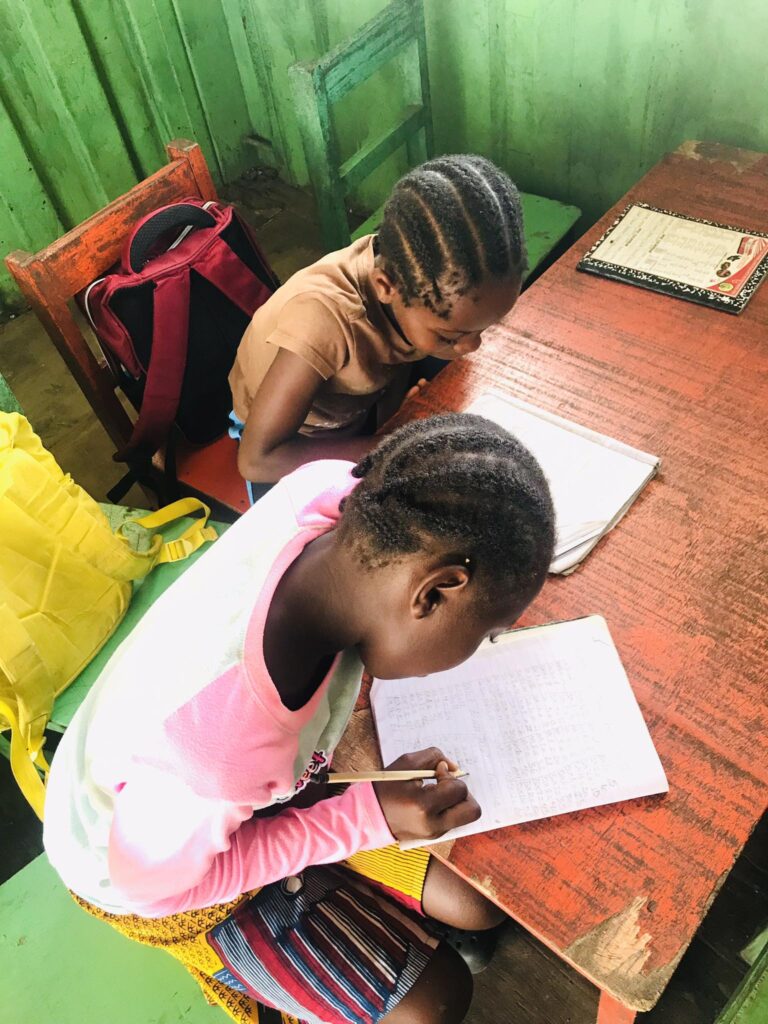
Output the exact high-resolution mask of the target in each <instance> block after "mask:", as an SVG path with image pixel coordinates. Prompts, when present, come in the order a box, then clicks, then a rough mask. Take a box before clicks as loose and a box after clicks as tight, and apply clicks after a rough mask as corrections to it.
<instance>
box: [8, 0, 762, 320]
mask: <svg viewBox="0 0 768 1024" xmlns="http://www.w3.org/2000/svg"><path fill="white" fill-rule="evenodd" d="M383 6H384V0H0V160H1V161H2V177H1V178H0V254H4V253H5V252H7V251H9V250H10V249H12V248H18V247H21V248H27V249H35V248H38V247H40V246H42V245H44V244H46V243H47V242H48V241H50V240H51V239H52V238H54V237H55V236H56V235H58V234H60V233H61V232H62V231H64V230H65V229H66V228H68V227H70V226H72V225H73V224H75V223H77V222H78V221H80V220H82V219H83V218H84V217H86V216H88V215H89V214H90V213H91V212H93V210H95V209H97V208H98V207H99V206H102V205H103V204H104V203H105V202H107V201H108V200H109V199H110V198H112V197H114V196H115V195H117V194H118V193H119V192H121V191H123V190H124V189H126V188H128V187H129V186H130V185H131V184H132V183H133V182H134V181H136V180H137V178H139V177H142V176H144V175H146V174H148V173H150V172H151V171H152V170H155V169H156V168H157V167H158V166H159V165H160V164H161V163H162V162H163V160H164V156H163V149H162V146H163V143H164V142H165V141H167V140H168V139H170V138H173V137H174V136H187V137H191V138H195V139H197V140H198V141H199V142H200V143H201V145H202V146H203V149H204V150H205V153H206V157H207V159H208V161H209V163H210V165H211V168H212V170H213V172H214V175H215V176H216V177H217V179H218V180H226V179H228V178H232V177H235V176H237V175H238V174H239V173H241V171H242V170H244V169H245V168H246V167H247V166H249V165H250V164H252V163H253V162H254V156H255V153H256V151H255V150H254V149H253V148H252V147H251V146H249V145H248V144H247V143H246V142H244V139H245V137H246V136H249V135H254V134H255V135H261V136H263V137H265V138H267V139H269V140H270V141H271V143H272V146H273V152H274V158H275V161H276V162H277V163H278V164H279V165H280V166H281V168H282V170H283V173H284V174H285V175H286V176H287V177H288V178H289V179H290V180H293V181H295V182H297V183H305V182H306V180H307V170H306V165H305V162H304V156H303V152H302V146H301V138H300V135H299V131H298V128H297V125H296V122H295V118H294V113H293V101H292V96H291V89H290V82H289V78H288V74H287V69H288V66H289V65H290V64H291V63H292V62H293V61H295V60H311V59H313V58H314V57H316V56H318V55H319V54H321V53H323V52H325V51H326V50H327V49H329V48H330V47H331V46H333V45H335V44H336V43H338V42H340V41H341V40H343V39H344V38H345V37H346V36H347V35H349V34H350V33H351V32H354V31H355V30H356V29H357V28H359V27H360V25H361V24H362V23H363V22H364V21H365V20H367V19H368V18H369V17H371V16H373V15H374V14H376V13H377V12H378V11H380V10H381V9H382V7H383ZM425 9H426V18H427V34H428V45H429V54H430V74H431V81H432V97H433V105H434V120H435V141H436V146H437V149H438V151H453V152H455V151H461V150H472V151H476V152H480V153H484V154H485V155H487V156H490V157H491V158H492V159H495V160H496V161H497V162H498V163H500V164H501V165H502V166H503V167H505V168H506V169H507V170H508V171H509V172H510V173H511V174H512V175H513V177H514V178H515V179H516V180H517V181H518V182H519V184H520V185H521V187H523V188H524V189H525V190H526V191H529V192H537V193H539V194H542V195H548V196H552V197H554V198H557V199H562V200H566V201H568V202H571V203H575V204H576V205H578V206H581V207H582V208H583V209H584V211H585V217H586V221H592V220H594V219H595V218H596V217H597V216H598V215H599V214H600V213H602V212H603V211H604V210H605V209H606V208H607V207H608V206H609V205H610V204H611V203H612V202H613V201H614V200H615V199H616V198H618V197H619V196H620V195H621V194H622V193H623V192H624V191H626V189H627V188H628V187H629V186H630V185H631V184H632V183H633V181H635V180H636V179H637V178H638V177H639V176H640V175H641V174H642V173H643V172H644V171H645V170H647V169H648V168H649V167H650V166H651V165H652V164H654V163H655V162H656V160H658V158H659V157H660V156H661V155H662V154H663V153H664V152H665V151H667V150H669V149H673V148H675V147H676V146H677V145H678V144H679V143H680V142H681V141H683V140H684V139H686V138H699V139H701V138H704V139H712V140H715V141H719V142H725V143H730V144H733V145H738V146H746V147H749V148H753V149H768V102H766V96H768V60H766V54H765V41H766V38H768V4H767V3H766V2H765V0H740V3H739V4H738V5H736V6H733V5H731V6H730V7H729V6H728V5H724V4H723V2H722V0H425ZM407 75H408V70H407V69H406V68H405V67H404V66H403V64H402V62H401V66H400V67H396V66H393V68H392V69H391V70H387V71H386V72H384V73H382V74H381V75H380V77H379V79H378V80H377V81H373V82H371V83H370V84H369V85H368V86H367V87H363V88H362V89H361V90H360V94H359V95H358V96H355V97H352V98H348V99H347V100H346V101H345V103H344V106H343V107H342V108H341V109H340V110H339V118H338V128H339V134H340V137H341V140H342V147H343V149H344V152H345V154H346V153H347V152H351V151H353V150H354V149H355V148H356V147H357V146H359V145H360V144H361V143H362V142H364V141H365V139H366V138H367V137H368V135H374V134H377V133H378V132H379V131H381V128H382V126H383V124H385V123H386V120H387V118H388V117H389V116H391V115H392V114H393V113H394V111H395V110H396V108H397V107H398V105H399V97H400V96H401V95H402V91H403V88H404V82H405V80H406V77H407ZM402 167H403V165H402V162H401V161H397V160H395V161H393V163H392V164H391V165H390V166H389V167H388V168H386V169H385V170H384V171H383V172H382V173H381V174H379V175H378V176H377V177H376V178H374V179H372V180H370V181H369V182H367V183H366V186H365V187H364V189H363V190H362V195H361V199H362V200H363V201H367V202H368V203H369V204H370V205H374V204H375V203H376V202H377V201H378V200H379V199H380V198H381V197H383V195H384V194H385V193H386V191H387V189H388V187H389V185H390V184H391V181H392V180H394V178H395V177H396V176H397V174H398V173H399V171H400V170H402ZM3 274H4V271H0V304H2V301H3V300H4V301H5V302H6V303H7V304H11V303H12V302H13V298H14V293H13V290H12V289H11V288H10V286H9V282H8V279H7V277H5V276H3Z"/></svg>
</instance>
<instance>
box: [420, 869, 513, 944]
mask: <svg viewBox="0 0 768 1024" xmlns="http://www.w3.org/2000/svg"><path fill="white" fill-rule="evenodd" d="M422 905H423V907H424V913H425V914H427V915H428V916H429V917H433V918H435V920H436V921H442V922H443V924H448V925H451V926H452V927H453V928H463V929H465V930H467V931H485V930H486V929H487V928H495V927H496V925H498V924H501V923H502V921H504V920H506V916H507V915H506V914H505V913H504V911H503V910H499V908H498V907H497V906H496V905H495V904H494V903H491V901H490V900H489V899H487V897H485V896H483V894H482V893H480V892H478V891H477V889H475V888H474V887H473V886H471V885H470V884H469V883H468V882H465V881H464V880H463V879H462V878H459V876H458V875H457V874H456V873H455V872H454V871H451V869H450V868H447V867H446V866H445V865H444V864H442V863H441V862H440V861H438V860H435V859H434V858H432V860H431V861H430V865H429V870H428V872H427V877H426V882H425V885H424V895H423V897H422Z"/></svg>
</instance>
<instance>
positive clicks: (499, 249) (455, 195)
mask: <svg viewBox="0 0 768 1024" xmlns="http://www.w3.org/2000/svg"><path fill="white" fill-rule="evenodd" d="M377 244H378V252H379V255H380V258H381V261H382V264H383V267H384V269H385V270H386V271H387V273H388V274H389V276H390V277H391V278H392V280H393V282H394V283H395V284H396V285H397V287H398V290H399V291H400V295H401V297H402V300H403V302H404V303H405V305H406V306H410V305H413V304H414V303H421V304H422V305H424V306H426V307H427V308H428V309H430V310H432V312H434V313H436V314H437V315H438V316H441V317H448V316H450V313H451V308H452V303H451V299H452V297H454V296H457V295H464V294H466V293H467V292H468V291H469V290H470V289H471V288H473V287H476V286H477V285H479V284H480V283H481V282H482V281H484V280H487V279H488V278H505V277H512V276H513V275H515V274H518V275H519V274H522V273H523V272H524V271H525V268H526V266H527V256H526V251H525V240H524V237H523V217H522V211H521V208H520V194H519V193H518V191H517V188H516V187H515V186H514V185H513V184H512V182H511V181H510V179H509V178H508V177H507V175H506V174H505V173H504V172H503V171H501V170H499V168H498V167H496V166H495V165H494V164H492V163H491V162H490V160H486V159H484V157H481V156H470V155H464V156H441V157H437V158H435V159H434V160H428V161H427V162H426V163H424V164H421V166H420V167H416V168H415V169H414V170H412V171H410V172H409V173H408V174H406V175H405V176H404V177H403V178H401V179H400V181H399V182H398V183H397V184H396V185H395V188H394V191H393V192H392V195H391V196H390V197H389V200H388V201H387V204H386V206H385V207H384V215H383V219H382V223H381V226H380V228H379V233H378V239H377Z"/></svg>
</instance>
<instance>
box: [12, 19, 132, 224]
mask: <svg viewBox="0 0 768 1024" xmlns="http://www.w3.org/2000/svg"><path fill="white" fill-rule="evenodd" d="M0 48H2V49H3V51H4V53H3V57H4V59H3V60H2V61H0V98H2V103H3V105H4V107H5V108H6V110H7V113H8V116H9V118H10V119H11V121H12V122H13V124H14V126H15V128H16V131H17V132H18V134H19V135H20V136H21V137H22V138H23V139H24V142H25V147H26V149H27V151H28V153H30V155H31V158H32V160H33V162H34V164H35V168H36V171H37V174H38V176H39V177H40V178H41V180H42V181H43V183H44V185H45V187H46V191H47V192H48V193H49V195H50V199H51V202H52V203H53V204H54V205H55V207H56V210H57V214H58V216H59V218H60V219H61V220H62V222H64V223H67V224H74V223H77V221H78V220H80V219H81V218H82V217H83V216H87V215H88V214H89V213H91V212H92V211H93V210H95V209H97V208H98V207H99V206H101V205H103V204H104V203H105V202H107V201H108V199H109V197H110V194H114V192H116V191H119V189H120V188H121V187H123V186H124V185H125V184H126V183H127V182H129V181H130V180H131V178H132V168H131V164H130V160H129V158H128V156H127V154H126V151H125V147H124V146H123V144H122V142H121V139H120V135H119V133H118V131H117V130H116V128H115V125H114V122H113V120H112V117H111V115H110V112H109V106H108V104H107V102H106V100H105V97H104V93H103V91H102V90H101V88H100V87H99V82H98V77H97V75H96V72H95V70H94V68H93V65H92V64H91V62H90V60H88V55H87V51H86V52H85V53H83V51H84V50H85V47H84V44H83V39H82V35H81V33H80V29H79V26H78V24H77V20H76V19H75V17H74V15H73V13H72V9H71V7H70V6H69V5H68V4H67V3H56V2H47V0H32V2H31V3H29V4H14V3H13V0H2V2H1V3H0ZM73 52H74V53H76V54H77V56H78V59H75V60H73V59H72V54H73Z"/></svg>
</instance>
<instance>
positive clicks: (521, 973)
mask: <svg viewBox="0 0 768 1024" xmlns="http://www.w3.org/2000/svg"><path fill="white" fill-rule="evenodd" d="M227 198H229V199H230V200H232V201H235V202H237V203H238V204H239V205H240V206H241V208H242V209H243V211H244V212H245V214H246V215H247V216H248V218H249V219H250V220H251V222H252V223H253V225H254V227H255V228H256V231H257V233H258V237H259V239H260V242H261V244H262V245H263V247H264V249H265V251H266V253H267V256H268V258H269V259H270V261H271V263H272V265H273V267H274V268H275V271H276V272H277V274H278V276H279V277H280V278H281V279H282V280H285V279H286V278H287V277H288V276H290V274H291V273H293V272H294V271H295V270H297V269H298V268H299V267H301V266H305V265H306V264H308V263H310V262H312V261H313V260H315V259H317V258H318V257H319V256H320V255H321V253H322V247H321V242H320V238H319V233H318V230H317V227H316V221H315V217H314V210H313V208H312V203H311V200H310V199H309V198H308V197H307V195H306V194H305V193H304V192H301V191H297V190H295V189H291V188H290V187H288V186H286V185H284V184H282V183H280V182H279V181H276V180H274V179H273V178H272V177H271V176H270V175H269V174H258V173H257V174H255V175H254V176H253V177H252V178H251V179H249V180H243V181H241V182H239V183H236V184H235V185H232V186H230V187H229V189H228V190H227ZM0 371H1V372H2V373H3V374H4V376H5V377H6V378H7V380H8V382H9V384H10V385H11V388H12V389H13V391H14V393H15V394H16V397H17V398H18V400H19V401H20V403H21V405H22V407H23V409H24V411H25V412H26V414H27V416H28V417H29V418H30V420H31V421H32V423H33V424H34V426H35V428H36V429H37V431H38V432H39V434H40V435H41V437H42V439H43V441H44V443H45V444H46V445H47V447H48V448H49V449H50V450H51V451H52V452H53V454H54V455H55V456H56V458H57V459H58V461H59V463H60V465H61V466H62V467H63V468H64V469H65V470H66V471H68V472H70V473H71V474H72V476H73V477H74V478H75V479H76V480H77V481H78V483H80V484H81V485H82V486H83V487H85V488H86V489H87V490H88V491H89V492H90V493H91V494H92V495H93V496H94V497H96V498H97V499H99V500H103V499H104V496H105V495H106V492H107V491H108V490H109V489H110V487H112V486H113V484H114V483H116V481H117V480H118V479H119V478H120V476H121V475H122V469H121V467H120V466H119V465H118V464H116V463H114V462H113V461H112V452H113V447H112V445H111V443H110V440H109V438H108V437H107V435H106V433H105V431H104V430H103V429H102V428H101V426H100V425H99V424H98V422H97V421H96V420H95V419H94V417H93V414H92V412H91V410H90V407H89V406H88V404H87V402H86V401H85V399H84V398H83V396H82V395H81V393H80V391H79V389H78V388H77V386H76V385H75V383H74V381H73V380H72V378H71V376H70V375H69V372H68V371H67V369H66V366H65V365H64V363H63V361H62V360H61V358H60V357H59V355H58V354H57V352H56V351H55V349H54V348H53V345H52V344H51V342H50V341H49V339H48V337H47V335H46V334H45V332H44V331H43V330H42V328H41V326H40V325H39V323H38V322H37V320H36V319H35V318H34V317H33V316H32V315H31V314H25V315H23V316H20V317H18V318H16V319H15V320H12V321H10V322H8V323H7V324H5V325H3V326H0ZM125 501H126V503H132V504H136V505H142V504H143V503H145V502H146V499H145V497H144V495H143V493H142V492H141V491H139V490H138V489H137V488H134V489H133V490H132V491H131V492H130V493H129V495H128V496H127V497H126V499H125ZM0 820H1V821H2V824H3V827H2V829H0V833H2V839H1V840H0V880H2V879H3V878H7V877H9V876H10V875H11V874H13V873H14V872H15V871H17V870H19V868H20V867H21V866H23V864H24V863H26V862H27V861H29V860H31V859H32V857H34V856H36V855H37V853H38V852H39V851H40V849H41V846H40V826H39V823H38V822H37V819H36V818H35V817H34V815H33V814H32V812H31V811H30V810H29V809H28V808H27V807H26V805H25V804H24V802H23V800H22V798H21V797H20V796H19V794H18V792H17V791H16V789H15V785H14V783H13V780H12V778H11V776H10V771H9V769H8V766H7V763H6V762H5V760H3V759H0ZM767 853H768V827H767V826H766V823H765V822H764V823H763V825H762V826H761V827H760V828H759V829H758V830H757V832H756V834H755V835H754V836H753V838H752V840H751V841H750V844H749V845H748V846H747V848H746V850H745V851H744V853H743V855H742V857H741V858H740V859H739V861H738V863H737V865H736V867H735V868H734V871H733V872H732V873H731V875H730V877H729V878H728V880H727V881H726V883H725V886H724V887H723V890H722V892H721V894H720V896H719V897H718V899H717V900H716V901H715V903H714V904H713V906H712V908H711V910H710V913H709V915H708V916H707V919H706V920H705V922H704V924H703V926H702V928H701V929H700V932H699V934H698V935H697V937H696V938H695V940H694V942H693V943H692V945H691V947H690V949H689V951H688V953H686V955H685V956H684V958H683V960H682V962H681V964H680V966H679V967H678V970H677V972H676V973H675V976H674V977H673V979H672V982H671V983H670V985H669V986H668V988H667V991H666V992H665V994H664V996H663V997H662V999H661V1001H660V1002H659V1004H658V1006H657V1007H656V1008H655V1009H654V1010H653V1011H652V1012H651V1013H649V1014H644V1015H641V1016H640V1018H639V1021H640V1022H642V1024H711V1022H712V1021H714V1019H715V1016H716V1015H717V1013H718V1011H719V1009H720V1007H722V1005H723V1004H724V1003H725V1001H726V1000H727V998H728V996H729V995H730V993H731V992H732V991H733V990H734V989H735V987H736V985H737V984H738V981H739V979H740V978H741V976H742V975H743V974H744V972H745V970H746V965H745V964H744V963H743V962H742V961H740V959H739V957H738V952H739V950H740V949H741V948H742V947H743V946H744V945H745V944H746V943H747V941H748V940H749V939H750V938H751V937H752V935H753V934H754V933H755V932H756V931H757V930H758V928H759V927H760V926H761V924H763V923H764V922H765V921H766V919H768V856H767ZM475 992H476V995H475V1000H474V1003H473V1006H472V1010H471V1011H470V1015H469V1017H468V1018H467V1024H490V1022H498V1024H513V1022H514V1024H593V1022H594V1020H595V1013H596V1006H597V995H596V990H595V989H594V988H593V986H592V985H591V984H590V983H589V982H587V981H586V980H584V979H583V978H581V977H580V976H578V975H577V974H576V973H575V972H574V971H573V970H571V969H570V968H569V967H567V966H566V965H565V964H564V963H563V962H562V961H560V960H559V959H558V958H557V957H556V956H555V955H554V954H553V953H551V952H550V951H549V950H548V949H546V947H544V946H543V945H542V944H541V943H539V942H537V941H536V940H535V939H534V938H533V937H532V936H530V935H528V934H527V933H526V932H525V931H524V930H523V929H521V928H519V927H517V926H514V925H513V926H511V927H510V929H509V931H508V933H507V935H506V937H505V938H504V940H503V942H502V945H501V948H500V949H499V951H498V953H497V955H496V958H495V960H494V964H493V966H492V967H491V968H489V969H488V970H487V971H486V972H485V973H484V974H482V975H481V976H479V977H478V978H477V979H476V987H475ZM137 1024H141V1022H137Z"/></svg>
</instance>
